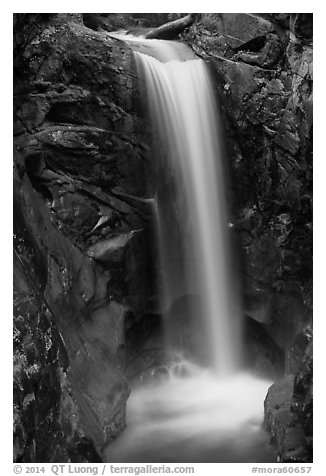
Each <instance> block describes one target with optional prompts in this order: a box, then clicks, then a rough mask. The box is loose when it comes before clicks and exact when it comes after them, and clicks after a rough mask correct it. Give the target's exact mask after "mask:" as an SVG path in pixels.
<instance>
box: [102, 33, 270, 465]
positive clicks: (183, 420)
mask: <svg viewBox="0 0 326 476" xmlns="http://www.w3.org/2000/svg"><path fill="white" fill-rule="evenodd" d="M118 37H119V35H118ZM125 40H126V41H130V43H131V44H132V47H133V50H134V57H135V60H136V65H137V70H138V74H139V77H140V78H142V80H143V81H144V85H145V90H146V95H147V102H148V106H149V112H150V118H151V122H152V125H153V151H154V153H153V156H154V157H155V160H156V162H157V181H158V190H157V196H156V213H157V229H158V231H157V233H158V240H159V250H160V257H159V261H160V268H161V303H160V305H161V311H162V314H163V316H164V321H165V338H166V339H165V346H166V350H167V353H168V355H170V362H167V363H166V366H167V368H168V369H169V375H168V378H164V379H161V380H160V381H155V382H154V381H153V382H149V383H147V384H145V385H142V386H139V387H138V388H135V389H134V390H133V391H132V394H131V396H130V399H129V400H128V405H127V428H126V430H125V431H124V433H123V434H122V435H121V437H119V438H118V439H117V440H116V441H115V442H114V443H113V444H111V445H109V446H108V447H107V449H106V452H105V458H106V460H107V461H129V462H132V461H133V462H154V461H161V462H162V461H163V462H177V461H179V462H180V461H184V462H195V461H196V462H228V461H232V462H237V461H238V462H240V461H242V462H254V461H257V462H258V461H261V462H263V461H273V460H274V453H273V451H272V449H271V448H270V446H269V445H268V436H267V435H266V434H265V433H264V432H263V431H262V429H261V422H262V418H263V401H264V397H265V395H266V392H267V389H268V387H269V385H270V384H271V382H268V381H265V380H261V379H257V378H256V377H253V376H252V375H250V374H249V373H247V372H245V371H244V370H243V369H242V368H241V358H242V332H241V313H240V311H239V303H238V302H237V295H238V294H239V289H238V286H237V279H236V274H235V273H233V272H232V263H231V251H230V244H229V241H230V237H229V235H228V222H227V207H226V195H225V190H224V183H225V179H224V176H223V167H224V165H223V149H222V147H221V145H220V144H221V131H220V123H219V120H218V116H217V108H216V103H215V99H214V97H215V96H214V91H213V88H212V85H211V81H210V77H209V72H208V70H207V67H206V65H205V63H204V62H203V61H202V60H200V59H198V58H197V57H195V55H194V54H193V53H192V51H191V50H190V49H189V48H188V47H187V46H185V45H183V44H181V43H178V42H171V41H162V40H144V39H140V38H132V37H128V38H125ZM154 157H153V160H154ZM190 298H191V299H190ZM179 302H183V303H186V304H185V305H184V308H183V313H186V319H184V321H183V324H182V326H181V328H178V315H177V313H176V311H175V309H176V308H177V305H176V303H179ZM180 352H181V355H182V356H181V358H178V359H176V357H175V356H176V355H177V354H178V353H180ZM176 361H177V364H176Z"/></svg>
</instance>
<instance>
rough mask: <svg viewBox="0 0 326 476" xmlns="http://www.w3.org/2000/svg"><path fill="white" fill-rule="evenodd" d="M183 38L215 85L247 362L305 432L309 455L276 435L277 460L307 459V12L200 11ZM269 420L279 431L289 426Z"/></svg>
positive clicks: (309, 61) (309, 391)
mask: <svg viewBox="0 0 326 476" xmlns="http://www.w3.org/2000/svg"><path fill="white" fill-rule="evenodd" d="M184 39H185V40H186V41H187V42H188V43H189V44H190V46H191V47H192V48H193V49H194V51H195V52H196V53H197V54H198V55H200V56H201V57H202V58H204V59H205V60H206V61H207V63H208V64H209V65H210V68H211V71H212V75H213V77H214V81H215V84H216V90H217V97H218V100H219V105H220V109H221V114H222V120H223V125H224V130H225V135H226V142H227V149H228V162H227V164H226V165H227V167H228V171H229V176H230V183H231V187H230V188H231V193H230V197H229V202H230V208H231V210H232V222H233V225H234V226H233V230H234V234H235V236H236V238H237V240H238V242H239V244H240V249H241V252H242V256H241V259H240V267H241V269H242V276H243V289H244V297H243V300H244V309H245V312H246V313H247V316H248V318H247V324H246V329H247V331H246V332H247V339H248V341H251V345H250V346H249V350H250V355H248V358H249V359H251V360H252V362H253V363H254V365H256V366H257V370H258V371H259V370H263V371H265V370H266V369H267V367H268V362H266V360H267V361H268V360H269V361H271V362H272V363H273V366H274V368H275V370H276V374H280V373H281V374H282V373H284V372H285V373H286V374H287V375H292V376H293V379H294V381H295V382H296V383H295V384H294V394H295V395H296V396H293V395H292V397H291V398H292V400H291V402H292V403H291V405H292V407H291V411H293V412H296V415H297V419H298V421H299V423H298V425H301V429H302V427H305V428H306V429H305V430H304V433H305V434H306V440H307V441H306V443H307V447H308V446H309V449H308V450H307V452H305V451H306V449H307V448H306V449H305V451H304V456H303V453H302V454H301V453H300V452H299V451H297V452H294V453H291V452H289V453H288V452H287V451H286V450H285V449H284V447H283V446H282V444H281V443H280V442H281V440H282V438H278V439H277V438H276V441H277V444H278V448H279V458H280V460H291V457H292V456H293V460H296V461H298V460H300V457H302V458H309V457H311V451H310V450H311V448H310V437H311V429H309V428H310V427H311V422H312V420H311V405H312V388H311V377H312V375H311V374H312V368H311V355H310V354H311V352H310V354H309V351H308V350H307V349H310V346H311V325H312V323H311V320H312V14H204V15H203V16H202V18H201V21H200V22H198V23H196V24H195V25H193V26H192V27H191V28H190V30H189V32H188V33H186V34H185V35H184ZM252 319H253V320H255V321H256V323H255V324H254V323H253V322H252ZM255 336H256V337H255ZM262 342H263V345H262ZM307 352H308V354H309V355H310V360H309V358H308V357H306V353H307ZM307 359H308V360H307ZM302 361H304V363H303V364H302ZM299 381H300V382H301V383H300V384H299ZM298 392H299V394H300V398H299V397H298ZM296 398H299V400H298V401H299V402H301V403H298V402H297V400H296ZM268 421H269V423H268V424H267V426H268V427H269V428H270V429H271V427H273V424H272V423H271V419H270V418H269V419H268ZM280 421H281V420H280ZM279 424H280V426H282V425H283V430H284V428H286V427H290V426H291V421H290V420H289V421H287V420H286V419H284V418H283V420H282V423H279ZM284 431H285V430H284ZM298 431H299V430H298ZM272 433H273V430H272ZM303 446H304V445H303ZM291 455H292V456H291ZM309 455H310V456H309ZM296 458H297V459H296Z"/></svg>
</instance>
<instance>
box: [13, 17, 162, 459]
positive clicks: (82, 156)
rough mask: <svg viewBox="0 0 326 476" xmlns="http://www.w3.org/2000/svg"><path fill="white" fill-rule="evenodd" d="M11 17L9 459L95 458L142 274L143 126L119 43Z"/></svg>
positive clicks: (145, 259)
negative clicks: (12, 452)
mask: <svg viewBox="0 0 326 476" xmlns="http://www.w3.org/2000/svg"><path fill="white" fill-rule="evenodd" d="M15 22H16V23H15V24H16V31H15V61H14V63H15V65H14V67H15V108H14V111H15V125H14V127H15V146H16V148H15V186H14V196H15V237H16V238H15V240H16V241H15V243H16V252H17V255H16V259H17V268H15V269H16V270H17V271H16V273H15V276H16V283H17V308H16V313H15V316H16V317H15V319H16V321H15V322H16V323H17V331H16V337H15V338H16V344H17V351H16V360H17V365H16V367H15V369H16V374H15V375H16V377H15V383H16V386H15V403H16V407H15V408H16V413H15V423H16V424H15V436H16V439H15V448H16V456H15V458H16V461H22V462H23V461H25V462H33V461H34V462H41V461H46V462H48V461H61V462H64V461H75V462H83V461H98V460H99V459H100V456H101V451H102V448H103V446H104V445H105V444H107V442H108V441H111V440H112V439H113V438H115V437H116V436H117V435H118V434H119V433H120V432H121V431H122V430H123V428H124V425H125V404H126V400H127V398H128V395H129V385H128V382H127V380H126V378H125V376H124V365H125V350H124V349H125V345H126V342H125V324H126V323H125V319H126V313H127V309H132V310H133V313H134V315H135V316H136V318H138V316H139V315H141V314H142V313H143V312H144V309H146V307H147V305H148V304H147V296H148V293H149V292H150V290H151V288H152V283H153V279H152V276H151V271H150V269H149V268H150V265H149V263H150V256H149V253H148V252H147V250H148V243H147V239H148V237H149V236H150V234H149V231H150V227H151V222H150V220H151V209H150V204H149V203H148V201H147V200H148V199H150V198H151V195H150V193H149V191H148V189H147V183H148V178H149V177H150V174H151V169H150V165H149V162H148V148H147V147H146V141H147V130H148V129H149V128H147V127H145V121H144V119H142V118H141V117H140V114H138V110H139V108H138V103H137V94H138V93H137V89H136V83H135V80H134V77H135V76H134V71H133V66H132V62H131V52H130V50H129V49H128V48H127V47H126V46H125V45H124V44H122V42H119V41H117V40H114V39H112V38H110V37H109V36H108V35H107V34H106V33H105V32H103V31H94V30H91V29H89V28H87V27H86V26H85V25H84V24H83V18H82V15H81V14H71V15H70V14H51V15H43V16H42V15H41V16H39V15H37V14H35V15H32V14H31V15H26V16H24V15H23V14H22V15H20V14H19V15H18V16H17V17H15ZM144 131H145V132H144ZM135 230H138V232H137V233H135ZM111 258H112V259H111ZM45 443H46V445H45ZM45 446H46V447H45Z"/></svg>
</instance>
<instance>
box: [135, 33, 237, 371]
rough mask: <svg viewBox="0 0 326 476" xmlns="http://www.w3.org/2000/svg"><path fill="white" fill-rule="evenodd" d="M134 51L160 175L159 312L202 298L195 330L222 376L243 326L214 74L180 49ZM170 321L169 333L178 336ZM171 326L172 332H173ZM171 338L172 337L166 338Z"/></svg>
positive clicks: (167, 44) (153, 46) (162, 45)
mask: <svg viewBox="0 0 326 476" xmlns="http://www.w3.org/2000/svg"><path fill="white" fill-rule="evenodd" d="M136 45H137V47H138V51H135V52H134V55H135V58H136V64H137V67H138V70H139V74H140V75H141V76H142V77H143V78H144V80H145V87H146V91H147V96H148V104H149V109H150V116H151V119H152V122H153V124H154V137H155V142H156V150H161V151H163V152H162V154H161V155H162V156H163V161H162V162H161V163H160V165H159V171H158V194H157V210H158V223H159V225H158V226H159V233H158V234H159V241H160V255H161V266H162V276H163V277H162V281H163V285H162V292H161V294H162V307H163V308H164V309H169V308H170V307H171V306H172V304H173V301H174V300H175V299H176V298H177V297H178V296H190V295H198V296H199V297H200V299H199V303H198V305H196V306H195V309H191V306H190V309H189V312H190V313H191V314H192V315H191V316H189V323H195V324H194V329H193V332H194V333H195V332H196V329H197V328H198V321H200V325H201V326H202V332H203V335H204V341H203V342H202V346H204V348H205V349H206V350H207V352H208V363H209V365H210V366H211V367H212V368H213V369H214V370H215V371H216V372H217V373H219V374H228V373H230V372H232V371H235V370H237V369H238V368H239V362H240V359H241V350H240V349H241V321H240V317H239V315H240V313H239V311H238V309H237V305H236V292H237V289H236V285H235V279H234V277H232V273H231V270H230V246H229V243H228V241H229V238H228V227H227V214H226V204H225V201H226V200H225V190H224V178H223V167H222V161H223V153H222V148H221V145H220V142H221V138H220V134H221V132H220V127H219V123H218V116H217V111H216V105H215V98H214V91H213V88H212V84H211V80H210V77H209V71H208V69H207V66H206V64H205V63H204V61H203V60H201V59H198V58H196V57H195V56H194V54H193V53H192V51H191V50H190V49H189V48H188V47H187V46H186V45H183V44H180V43H178V42H172V41H162V40H147V41H146V40H143V41H140V40H138V41H137V42H136ZM173 325H174V324H173V316H170V319H167V336H169V335H170V336H171V335H173ZM169 327H172V330H171V329H169ZM168 339H169V337H168Z"/></svg>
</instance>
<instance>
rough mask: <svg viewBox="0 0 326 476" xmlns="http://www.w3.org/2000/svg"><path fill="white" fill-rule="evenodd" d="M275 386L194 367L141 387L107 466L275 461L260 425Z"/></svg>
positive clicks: (106, 455) (108, 451)
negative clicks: (268, 392)
mask: <svg viewBox="0 0 326 476" xmlns="http://www.w3.org/2000/svg"><path fill="white" fill-rule="evenodd" d="M270 385H271V382H269V381H267V380H262V379H258V378H257V377H255V376H253V375H251V374H250V373H247V372H239V373H235V374H232V375H228V376H227V377H217V376H216V375H215V374H214V373H212V372H211V371H209V370H207V369H203V368H199V367H196V366H194V365H192V367H191V372H189V374H188V375H187V376H184V377H183V376H178V375H170V376H169V378H168V379H166V380H163V381H161V382H151V383H148V384H146V385H141V386H139V387H136V388H135V389H134V390H133V391H132V393H131V395H130V398H129V400H128V403H127V417H126V420H127V427H126V429H125V430H124V432H123V433H122V435H121V436H120V437H119V438H118V439H117V440H115V441H114V442H113V443H111V444H110V445H108V446H107V448H106V450H105V452H104V461H107V462H120V463H121V462H132V463H144V462H147V463H155V462H156V463H157V462H167V463H175V462H184V463H229V462H230V463H231V462H232V463H237V462H239V463H240V462H241V463H253V462H256V463H258V462H262V463H263V462H264V463H267V462H275V461H276V454H275V451H274V450H273V448H272V447H271V445H270V444H269V439H270V435H269V434H268V433H266V432H265V431H264V430H263V429H262V427H261V425H262V420H263V401H264V398H265V395H266V393H267V390H268V387H269V386H270Z"/></svg>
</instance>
